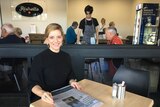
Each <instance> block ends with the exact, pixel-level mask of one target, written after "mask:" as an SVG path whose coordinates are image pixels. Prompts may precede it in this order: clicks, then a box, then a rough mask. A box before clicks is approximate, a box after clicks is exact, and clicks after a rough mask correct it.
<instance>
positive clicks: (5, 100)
mask: <svg viewBox="0 0 160 107" xmlns="http://www.w3.org/2000/svg"><path fill="white" fill-rule="evenodd" d="M0 96H1V97H0V107H29V104H30V101H29V95H28V93H0Z"/></svg>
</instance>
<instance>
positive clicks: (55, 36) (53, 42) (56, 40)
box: [47, 30, 63, 53]
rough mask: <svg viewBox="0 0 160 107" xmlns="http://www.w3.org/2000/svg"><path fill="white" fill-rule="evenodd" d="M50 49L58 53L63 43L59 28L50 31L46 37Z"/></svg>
mask: <svg viewBox="0 0 160 107" xmlns="http://www.w3.org/2000/svg"><path fill="white" fill-rule="evenodd" d="M47 41H48V44H49V46H50V47H49V48H50V50H51V51H53V52H56V53H58V52H59V51H60V47H61V46H62V44H63V36H62V33H61V31H60V30H54V31H51V32H50V33H49V35H48V37H47Z"/></svg>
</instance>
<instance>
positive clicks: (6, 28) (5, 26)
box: [1, 23, 14, 38]
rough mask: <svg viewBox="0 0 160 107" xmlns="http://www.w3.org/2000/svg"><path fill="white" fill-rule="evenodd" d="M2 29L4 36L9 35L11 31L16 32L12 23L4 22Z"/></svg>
mask: <svg viewBox="0 0 160 107" xmlns="http://www.w3.org/2000/svg"><path fill="white" fill-rule="evenodd" d="M1 30H2V32H1V33H2V34H1V35H2V37H3V38H5V37H7V36H8V35H9V34H11V33H14V27H13V25H12V24H10V23H6V24H3V25H2V27H1Z"/></svg>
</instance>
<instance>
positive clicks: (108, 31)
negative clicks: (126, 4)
mask: <svg viewBox="0 0 160 107" xmlns="http://www.w3.org/2000/svg"><path fill="white" fill-rule="evenodd" d="M105 35H106V39H107V40H112V38H113V36H116V35H117V32H116V29H115V27H112V26H111V27H108V28H106V29H105Z"/></svg>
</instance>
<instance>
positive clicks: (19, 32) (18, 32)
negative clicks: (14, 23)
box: [14, 27, 22, 36]
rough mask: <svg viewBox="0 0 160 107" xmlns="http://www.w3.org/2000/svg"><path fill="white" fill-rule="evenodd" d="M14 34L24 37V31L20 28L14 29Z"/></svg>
mask: <svg viewBox="0 0 160 107" xmlns="http://www.w3.org/2000/svg"><path fill="white" fill-rule="evenodd" d="M14 33H15V34H16V35H17V36H20V35H22V30H21V28H19V27H16V28H14Z"/></svg>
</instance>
